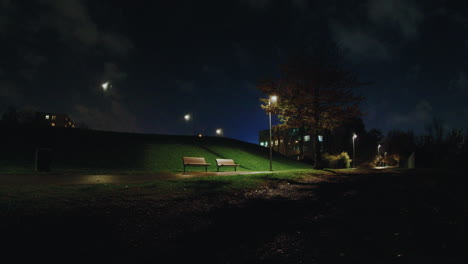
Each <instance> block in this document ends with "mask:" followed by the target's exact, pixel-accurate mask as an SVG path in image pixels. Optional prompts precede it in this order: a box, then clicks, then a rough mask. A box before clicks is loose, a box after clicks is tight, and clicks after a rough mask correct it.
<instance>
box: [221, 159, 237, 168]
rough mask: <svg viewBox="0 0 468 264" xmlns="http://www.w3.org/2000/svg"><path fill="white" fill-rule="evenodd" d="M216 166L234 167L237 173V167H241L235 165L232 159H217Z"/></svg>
mask: <svg viewBox="0 0 468 264" xmlns="http://www.w3.org/2000/svg"><path fill="white" fill-rule="evenodd" d="M216 166H217V167H218V171H219V167H226V166H227V167H234V171H237V166H240V164H236V163H234V160H232V159H216Z"/></svg>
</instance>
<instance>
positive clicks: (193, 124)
mask: <svg viewBox="0 0 468 264" xmlns="http://www.w3.org/2000/svg"><path fill="white" fill-rule="evenodd" d="M184 119H185V122H187V123H188V122H190V121H191V120H192V114H190V113H188V114H186V115H184ZM192 134H195V123H194V122H193V121H192Z"/></svg>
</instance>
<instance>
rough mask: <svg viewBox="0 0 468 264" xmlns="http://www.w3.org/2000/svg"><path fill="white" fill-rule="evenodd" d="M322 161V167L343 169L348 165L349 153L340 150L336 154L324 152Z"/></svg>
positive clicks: (349, 162) (349, 161)
mask: <svg viewBox="0 0 468 264" xmlns="http://www.w3.org/2000/svg"><path fill="white" fill-rule="evenodd" d="M323 163H324V164H323V165H324V167H326V168H332V169H344V168H349V167H350V164H351V159H350V158H349V155H348V153H346V152H341V153H340V154H338V155H330V154H328V153H324V154H323Z"/></svg>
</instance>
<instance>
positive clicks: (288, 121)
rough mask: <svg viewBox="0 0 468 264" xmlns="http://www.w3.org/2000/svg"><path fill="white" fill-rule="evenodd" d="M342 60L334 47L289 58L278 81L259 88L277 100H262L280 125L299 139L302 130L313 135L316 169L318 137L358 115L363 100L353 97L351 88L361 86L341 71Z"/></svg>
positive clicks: (353, 76)
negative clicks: (293, 130) (295, 133)
mask: <svg viewBox="0 0 468 264" xmlns="http://www.w3.org/2000/svg"><path fill="white" fill-rule="evenodd" d="M341 61H342V53H341V51H340V49H339V48H338V47H337V46H330V47H327V49H326V50H325V51H324V52H322V53H320V52H319V53H317V54H315V55H301V56H295V57H291V58H290V59H289V60H288V61H287V62H286V63H285V64H283V65H281V67H280V72H281V76H280V78H277V79H272V80H267V81H263V82H261V83H260V84H259V85H258V88H259V89H260V90H261V91H262V92H264V93H266V94H275V95H277V96H278V97H279V99H278V103H277V104H274V105H269V104H268V100H263V102H264V103H265V104H264V105H262V108H263V109H265V110H266V111H267V112H269V111H271V112H273V113H275V114H278V115H279V118H280V122H281V125H280V126H283V127H287V128H299V129H300V131H301V133H300V134H301V139H302V138H303V136H304V131H306V130H308V131H310V132H311V133H312V135H313V136H314V146H315V167H316V168H320V167H321V162H320V161H321V153H320V145H319V144H320V142H319V141H318V135H319V134H320V133H322V132H325V130H333V129H335V128H336V127H339V126H340V125H341V124H342V122H344V121H346V120H348V119H350V118H353V117H357V116H360V115H361V111H360V107H359V104H360V102H361V101H362V100H363V98H362V97H360V96H356V95H355V94H354V88H356V87H358V86H360V85H363V83H360V82H358V81H357V78H356V76H355V74H354V73H353V72H351V71H348V70H346V69H344V67H343V66H342V63H341ZM301 154H302V153H301Z"/></svg>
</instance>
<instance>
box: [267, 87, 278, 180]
mask: <svg viewBox="0 0 468 264" xmlns="http://www.w3.org/2000/svg"><path fill="white" fill-rule="evenodd" d="M276 101H278V96H276V95H271V96H270V98H269V100H268V105H269V106H271V105H272V104H275V103H276ZM269 110H270V111H268V117H269V119H270V143H269V145H270V171H273V166H272V159H273V141H272V139H271V107H270V109H269Z"/></svg>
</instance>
